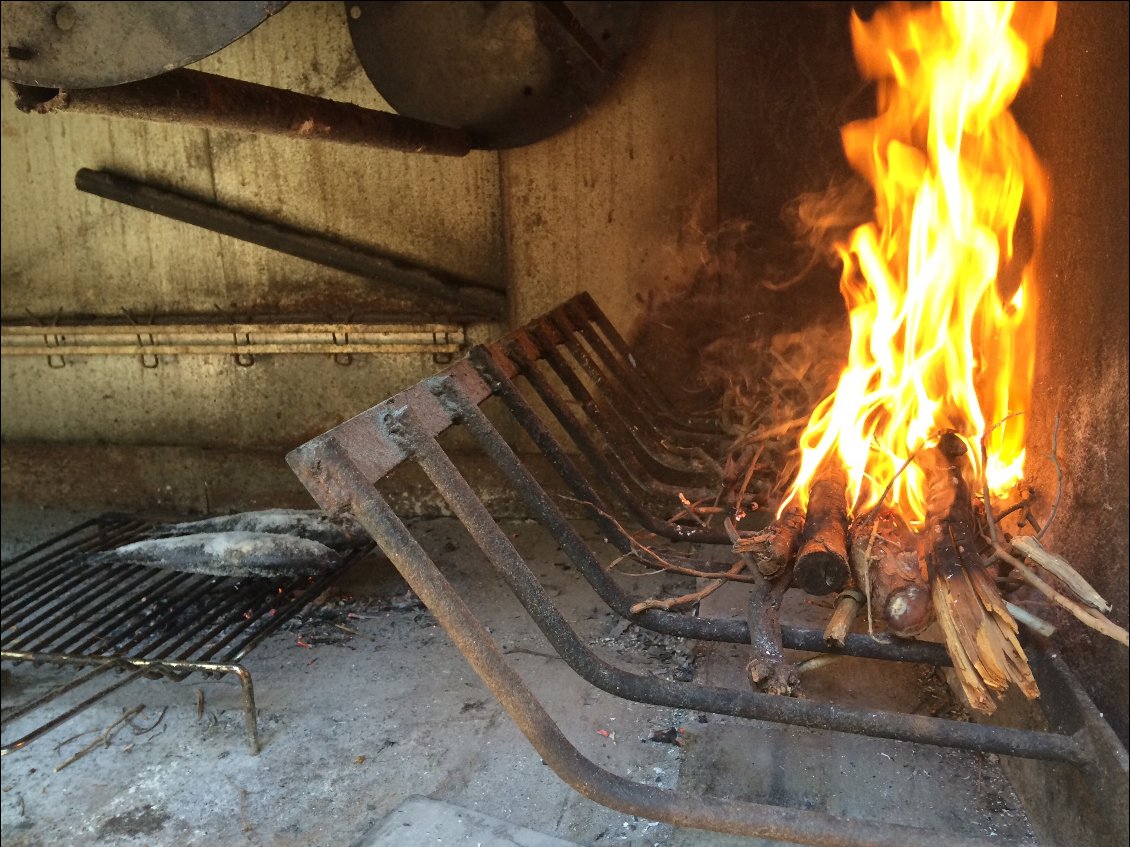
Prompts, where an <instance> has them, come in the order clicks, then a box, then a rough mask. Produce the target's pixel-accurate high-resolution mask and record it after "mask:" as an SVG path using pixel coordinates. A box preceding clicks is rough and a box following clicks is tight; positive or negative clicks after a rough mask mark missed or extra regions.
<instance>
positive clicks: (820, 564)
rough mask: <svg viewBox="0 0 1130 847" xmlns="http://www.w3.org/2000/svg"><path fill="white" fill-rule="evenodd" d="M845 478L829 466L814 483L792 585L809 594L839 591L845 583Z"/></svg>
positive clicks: (846, 569) (836, 469) (846, 564)
mask: <svg viewBox="0 0 1130 847" xmlns="http://www.w3.org/2000/svg"><path fill="white" fill-rule="evenodd" d="M846 489H847V474H846V473H845V472H844V470H843V468H841V467H840V466H839V465H838V464H836V463H829V465H827V466H825V467H824V468H823V469H822V470H821V471H820V473H818V474H817V475H816V477H815V478H814V479H813V482H812V487H811V488H810V489H809V496H808V515H807V516H806V518H805V521H804V535H803V536H802V538H801V545H800V550H798V551H797V559H796V569H795V571H794V575H793V580H794V582H795V583H796V584H797V585H799V586H800V587H801V588H803V589H804V590H805V591H807V592H808V593H809V594H830V593H831V592H833V591H839V590H840V589H841V588H843V587H844V585H845V584H846V583H847V580H848V574H849V571H848V554H847V528H848V519H847V493H846Z"/></svg>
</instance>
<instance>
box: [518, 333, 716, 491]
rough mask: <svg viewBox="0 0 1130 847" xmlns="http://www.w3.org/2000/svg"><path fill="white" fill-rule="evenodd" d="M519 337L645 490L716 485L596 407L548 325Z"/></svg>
mask: <svg viewBox="0 0 1130 847" xmlns="http://www.w3.org/2000/svg"><path fill="white" fill-rule="evenodd" d="M519 334H521V335H523V336H525V337H526V338H528V339H530V340H531V341H532V342H533V346H535V347H536V349H537V350H538V351H539V353H540V354H541V358H542V359H543V360H544V361H545V362H546V363H547V364H548V365H549V367H550V368H551V369H552V370H553V372H554V373H555V374H557V377H558V378H559V379H560V380H561V382H562V384H564V385H565V387H566V388H567V389H568V390H569V393H570V394H571V395H572V396H573V399H574V400H576V401H577V402H578V403H579V404H580V407H581V409H582V410H583V411H584V413H585V416H586V417H587V418H588V419H589V421H590V422H591V423H592V425H593V427H594V428H595V429H596V430H597V431H598V432H600V434H601V436H602V437H603V438H604V439H605V440H606V441H607V442H608V443H609V444H610V445H615V447H616V449H617V453H619V454H620V455H622V456H624V457H625V459H628V460H630V462H631V463H632V465H633V466H636V467H638V468H639V471H638V472H637V476H638V475H641V474H646V476H647V477H650V478H651V479H653V480H655V483H649V484H648V487H649V488H654V487H656V483H657V484H659V485H663V486H669V487H670V489H671V491H672V492H673V493H678V492H679V491H682V492H685V493H689V491H690V490H691V489H695V490H697V491H699V492H701V493H705V492H706V490H707V489H708V487H709V486H712V485H717V484H718V482H719V478H718V477H717V476H716V475H715V474H713V473H711V472H710V471H708V470H706V469H704V468H702V467H698V468H694V469H691V468H687V467H684V466H682V465H683V462H682V459H681V458H675V459H674V460H673V462H672V457H670V456H658V455H655V453H653V452H652V451H651V450H649V449H648V447H647V446H646V445H645V444H644V443H643V442H642V441H641V440H640V439H639V438H638V437H637V434H636V433H635V432H633V431H632V428H631V426H629V425H628V424H626V423H624V421H623V420H622V419H621V418H620V417H619V416H618V415H616V414H614V413H611V410H610V409H609V408H608V407H607V406H606V404H603V403H598V402H597V400H596V398H595V397H594V396H593V394H592V393H591V392H590V391H589V390H588V388H586V387H585V384H584V381H583V380H582V379H581V378H580V376H579V375H578V374H577V372H576V371H575V370H574V369H573V368H572V367H570V366H569V363H568V362H567V361H566V360H565V357H564V356H562V355H561V353H560V351H559V350H558V349H557V343H558V341H559V340H560V337H559V336H558V334H557V333H556V332H555V331H554V329H553V327H552V325H550V324H549V323H548V322H546V321H538V322H536V323H535V324H534V326H533V327H532V328H530V329H529V330H528V331H527V330H519V331H518V332H517V333H515V335H519Z"/></svg>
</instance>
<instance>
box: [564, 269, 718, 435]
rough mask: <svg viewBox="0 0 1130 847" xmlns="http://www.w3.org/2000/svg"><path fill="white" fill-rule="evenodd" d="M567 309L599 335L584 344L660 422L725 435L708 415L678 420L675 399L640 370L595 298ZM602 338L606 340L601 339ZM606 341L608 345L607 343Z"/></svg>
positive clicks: (581, 296) (591, 335)
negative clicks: (663, 421)
mask: <svg viewBox="0 0 1130 847" xmlns="http://www.w3.org/2000/svg"><path fill="white" fill-rule="evenodd" d="M565 308H567V309H571V310H573V312H574V314H577V315H579V317H580V318H583V319H584V320H585V322H588V323H589V324H590V325H591V326H592V327H593V328H595V329H597V330H599V332H588V333H586V334H585V340H586V341H588V342H589V344H590V345H591V346H592V348H593V350H595V351H596V353H597V355H598V356H600V357H601V358H602V359H604V360H605V361H606V362H607V363H608V364H609V368H610V369H611V370H612V371H613V373H615V375H616V378H617V379H619V380H620V381H621V383H622V384H623V385H624V387H625V388H626V389H627V390H628V391H630V392H632V393H635V394H637V395H638V396H639V397H640V398H641V400H643V401H644V402H647V403H648V404H649V405H650V406H651V407H652V412H653V413H654V414H655V415H656V416H657V417H658V418H660V419H662V420H665V421H668V422H670V423H674V424H675V425H677V426H680V427H682V428H683V429H684V430H689V431H691V432H697V433H700V434H706V435H719V434H721V433H722V427H721V425H720V424H719V423H718V419H717V418H716V417H714V416H712V415H709V414H699V415H686V416H684V417H683V419H682V420H680V419H679V418H676V417H675V416H674V415H673V414H672V413H670V412H669V411H668V409H669V408H670V407H671V405H672V398H671V396H670V395H669V394H668V393H667V391H666V389H664V387H663V386H662V385H661V384H660V382H659V381H658V380H656V379H655V378H654V376H653V375H652V374H651V372H650V371H648V370H647V369H646V368H643V367H640V365H639V364H638V363H637V362H636V358H635V355H634V354H633V353H632V351H631V350H630V349H628V344H627V342H626V341H624V337H623V336H622V335H620V333H619V332H618V331H617V330H616V327H614V326H613V325H612V322H611V321H610V320H608V317H607V316H606V315H605V314H604V312H603V311H601V308H600V307H599V306H598V305H597V304H596V301H595V300H593V299H592V295H591V294H589V293H588V292H587V291H582V292H581V293H580V294H578V295H577V296H576V297H574V298H573V299H572V300H570V301H568V302H567V303H566V304H565ZM579 325H580V327H581V329H582V331H584V324H583V323H580V322H579ZM601 336H603V339H602V338H601ZM605 340H607V342H608V343H607V344H605V343H604V341H605ZM656 398H661V399H662V400H663V401H664V403H665V404H666V405H667V408H664V407H663V406H662V405H660V404H659V403H658V402H656Z"/></svg>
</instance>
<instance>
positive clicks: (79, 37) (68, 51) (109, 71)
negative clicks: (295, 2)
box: [0, 0, 287, 88]
mask: <svg viewBox="0 0 1130 847" xmlns="http://www.w3.org/2000/svg"><path fill="white" fill-rule="evenodd" d="M286 5H287V3H286V2H280V1H279V0H272V2H252V3H248V2H225V3H194V2H174V1H173V0H170V1H169V2H73V3H37V2H4V3H3V4H0V31H2V33H3V35H2V39H0V40H2V42H3V43H2V44H0V74H2V75H3V77H4V79H10V80H12V81H13V82H16V83H19V84H20V85H35V86H39V87H42V88H102V87H104V86H108V85H118V84H120V83H123V82H135V81H136V80H139V79H148V78H149V77H153V76H157V75H158V74H162V73H164V72H165V71H171V70H173V69H174V68H182V67H184V66H185V65H190V64H192V63H193V62H196V61H199V60H200V59H203V58H204V57H205V56H210V55H211V54H213V53H215V52H216V51H217V50H220V49H221V48H223V47H227V46H228V45H229V44H231V43H232V42H233V41H235V40H236V39H237V38H239V37H240V36H243V35H246V34H247V33H249V32H250V31H251V30H253V29H255V27H257V26H258V25H259V24H261V23H262V22H263V21H265V20H266V19H267V18H269V17H270V16H271V15H273V14H275V13H276V12H278V11H279V10H280V9H282V8H283V7H284V6H286Z"/></svg>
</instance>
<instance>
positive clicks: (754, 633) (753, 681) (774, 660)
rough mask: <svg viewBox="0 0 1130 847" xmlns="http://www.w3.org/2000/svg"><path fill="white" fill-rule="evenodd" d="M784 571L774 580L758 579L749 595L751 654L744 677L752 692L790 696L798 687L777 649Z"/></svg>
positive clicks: (786, 573)
mask: <svg viewBox="0 0 1130 847" xmlns="http://www.w3.org/2000/svg"><path fill="white" fill-rule="evenodd" d="M791 576H792V572H791V570H790V569H788V568H786V569H785V571H784V573H782V574H781V575H780V576H778V577H777V578H776V579H761V580H759V581H758V582H757V584H756V585H754V586H753V590H752V591H751V592H750V595H749V642H750V647H751V654H750V660H749V664H748V665H746V676H747V677H748V679H749V684H750V686H751V687H752V688H753V690H754V691H761V692H764V693H765V694H781V695H785V696H788V695H791V694H792V693H793V692H794V691H796V688H797V686H798V685H799V684H800V674H799V673H798V672H797V669H796V667H795V666H794V665H793V664H792V663H791V662H789V660H788V659H786V658H785V651H784V649H783V648H782V646H781V600H782V598H783V597H784V596H785V591H786V589H788V587H789V583H790V582H791Z"/></svg>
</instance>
